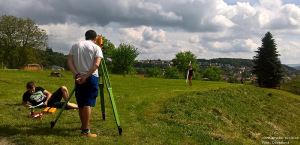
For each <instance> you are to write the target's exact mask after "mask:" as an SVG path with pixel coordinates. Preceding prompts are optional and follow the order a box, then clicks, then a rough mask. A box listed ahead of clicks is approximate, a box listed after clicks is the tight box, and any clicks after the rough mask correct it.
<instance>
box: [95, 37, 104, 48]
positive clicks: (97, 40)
mask: <svg viewBox="0 0 300 145" xmlns="http://www.w3.org/2000/svg"><path fill="white" fill-rule="evenodd" d="M96 44H97V45H98V46H99V47H100V48H102V47H103V38H102V35H97V37H96Z"/></svg>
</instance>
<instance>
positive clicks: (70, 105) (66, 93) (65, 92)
mask: <svg viewBox="0 0 300 145" xmlns="http://www.w3.org/2000/svg"><path fill="white" fill-rule="evenodd" d="M60 89H61V91H62V93H63V98H64V100H65V101H67V100H68V98H69V91H68V88H67V87H66V86H61V87H60ZM67 107H68V108H69V109H78V106H77V104H75V103H70V102H68V104H67Z"/></svg>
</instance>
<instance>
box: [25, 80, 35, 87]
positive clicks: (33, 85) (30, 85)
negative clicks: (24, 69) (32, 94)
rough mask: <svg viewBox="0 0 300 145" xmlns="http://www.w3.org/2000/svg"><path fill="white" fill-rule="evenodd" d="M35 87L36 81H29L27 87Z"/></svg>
mask: <svg viewBox="0 0 300 145" xmlns="http://www.w3.org/2000/svg"><path fill="white" fill-rule="evenodd" d="M33 87H35V83H34V82H33V81H31V82H28V83H27V84H26V88H27V89H32V88H33Z"/></svg>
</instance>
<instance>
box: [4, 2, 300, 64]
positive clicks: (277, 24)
mask: <svg viewBox="0 0 300 145" xmlns="http://www.w3.org/2000/svg"><path fill="white" fill-rule="evenodd" d="M283 2H284V1H281V0H258V1H257V2H256V1H252V0H237V1H236V3H231V4H227V3H226V2H225V1H224V0H176V1H174V0H164V1H161V0H142V1H140V0H114V1H104V0H89V1H88V2H82V1H81V0H73V1H72V2H71V1H60V0H51V1H38V0H27V1H19V0H9V1H0V9H1V10H0V11H1V12H2V13H5V14H12V15H15V16H22V17H30V18H32V19H34V20H35V21H36V22H37V23H38V24H40V26H41V28H43V29H45V30H47V32H48V34H49V45H50V47H52V48H53V49H54V50H57V51H60V52H64V53H67V52H68V49H69V47H70V46H71V45H72V43H74V42H76V41H77V40H79V39H83V36H84V32H85V31H86V30H88V29H95V30H96V31H97V32H99V33H101V34H103V35H104V36H106V37H107V38H108V39H110V40H111V41H112V42H113V43H115V44H116V45H118V44H119V43H121V42H128V43H131V44H133V45H135V46H136V47H138V48H139V50H140V52H141V54H140V56H139V59H147V58H148V59H150V58H161V59H172V58H173V57H174V56H175V54H176V53H177V52H179V51H183V50H189V51H192V52H193V53H195V54H196V55H197V56H198V58H214V57H244V58H252V57H253V55H254V52H253V51H255V50H256V49H257V47H259V46H260V45H261V40H260V39H261V38H262V37H263V36H264V34H265V33H266V32H268V31H270V32H271V33H272V34H274V35H273V36H274V38H275V40H278V41H276V42H278V50H279V52H280V53H281V57H280V58H281V59H282V62H284V63H289V62H297V63H300V59H299V58H298V57H296V56H299V55H300V51H298V46H300V42H299V39H300V6H299V4H298V5H297V4H295V3H294V4H293V3H290V4H285V3H283ZM15 3H18V5H15ZM86 7H88V8H89V9H86ZM285 42H286V43H285ZM292 58H293V59H292Z"/></svg>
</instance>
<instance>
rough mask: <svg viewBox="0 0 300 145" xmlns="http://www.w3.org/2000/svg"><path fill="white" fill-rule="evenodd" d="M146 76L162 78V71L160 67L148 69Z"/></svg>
mask: <svg viewBox="0 0 300 145" xmlns="http://www.w3.org/2000/svg"><path fill="white" fill-rule="evenodd" d="M146 74H147V76H149V77H160V76H161V74H162V70H161V69H160V68H159V67H150V68H147V69H146Z"/></svg>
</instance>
